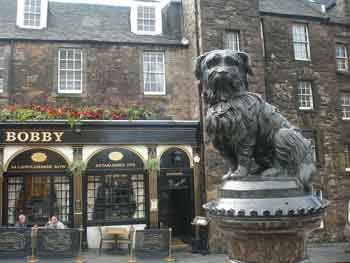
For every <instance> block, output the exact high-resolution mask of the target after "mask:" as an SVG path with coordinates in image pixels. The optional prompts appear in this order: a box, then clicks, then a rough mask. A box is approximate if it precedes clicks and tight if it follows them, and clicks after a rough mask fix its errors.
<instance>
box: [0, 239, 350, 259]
mask: <svg viewBox="0 0 350 263" xmlns="http://www.w3.org/2000/svg"><path fill="white" fill-rule="evenodd" d="M347 247H349V248H350V244H345V243H323V244H316V245H312V246H311V247H310V248H309V250H308V251H309V255H310V258H311V262H312V263H350V253H345V252H344V251H345V250H346V248H347ZM83 256H84V258H85V260H86V261H85V262H86V263H127V262H128V257H127V256H126V255H117V254H113V255H112V254H108V253H103V254H102V255H101V256H98V253H97V251H95V250H90V251H88V252H85V253H84V254H83ZM174 256H175V257H176V259H177V262H180V263H226V260H225V258H226V257H225V256H224V255H217V254H211V255H206V256H202V255H200V254H191V253H186V252H177V253H175V254H174ZM0 262H1V263H5V262H6V263H17V262H18V263H19V262H22V263H23V262H25V260H8V259H7V260H5V259H1V258H0ZM39 262H40V263H45V262H47V263H66V262H72V263H73V262H74V260H72V259H70V260H67V259H65V260H64V259H59V260H44V259H42V260H40V261H39ZM164 262H165V261H164V260H163V259H160V260H159V259H158V260H157V259H147V260H144V259H143V260H142V259H138V260H137V263H164Z"/></svg>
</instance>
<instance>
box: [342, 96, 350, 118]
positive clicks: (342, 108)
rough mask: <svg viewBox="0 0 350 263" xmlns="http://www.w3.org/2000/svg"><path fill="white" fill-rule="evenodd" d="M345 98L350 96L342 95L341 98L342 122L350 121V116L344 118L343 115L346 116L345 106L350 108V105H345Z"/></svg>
mask: <svg viewBox="0 0 350 263" xmlns="http://www.w3.org/2000/svg"><path fill="white" fill-rule="evenodd" d="M343 96H350V95H345V94H343V95H341V98H340V100H341V101H340V102H341V104H340V106H341V109H342V110H341V113H342V120H344V121H348V120H350V116H349V117H344V116H343V114H344V111H343V106H346V107H349V106H350V104H349V105H345V104H344V103H343V98H342V97H343Z"/></svg>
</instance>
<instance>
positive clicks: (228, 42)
mask: <svg viewBox="0 0 350 263" xmlns="http://www.w3.org/2000/svg"><path fill="white" fill-rule="evenodd" d="M225 49H232V50H233V51H235V52H238V51H239V49H240V48H239V32H226V34H225Z"/></svg>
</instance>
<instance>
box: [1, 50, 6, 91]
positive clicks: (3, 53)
mask: <svg viewBox="0 0 350 263" xmlns="http://www.w3.org/2000/svg"><path fill="white" fill-rule="evenodd" d="M4 86H5V50H4V47H0V92H4Z"/></svg>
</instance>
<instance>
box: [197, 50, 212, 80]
mask: <svg viewBox="0 0 350 263" xmlns="http://www.w3.org/2000/svg"><path fill="white" fill-rule="evenodd" d="M208 53H209V52H206V53H204V54H202V55H200V56H199V57H197V58H196V59H195V61H194V75H195V76H196V78H197V79H198V80H200V79H201V78H202V62H203V59H204V58H205V57H206V56H207V55H208Z"/></svg>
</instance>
